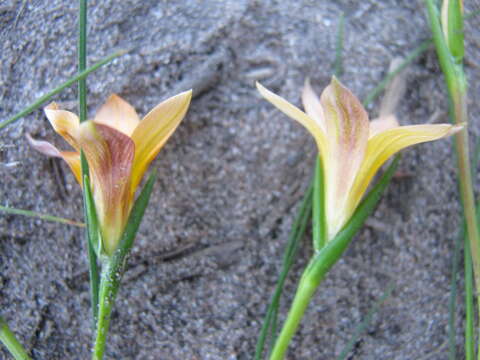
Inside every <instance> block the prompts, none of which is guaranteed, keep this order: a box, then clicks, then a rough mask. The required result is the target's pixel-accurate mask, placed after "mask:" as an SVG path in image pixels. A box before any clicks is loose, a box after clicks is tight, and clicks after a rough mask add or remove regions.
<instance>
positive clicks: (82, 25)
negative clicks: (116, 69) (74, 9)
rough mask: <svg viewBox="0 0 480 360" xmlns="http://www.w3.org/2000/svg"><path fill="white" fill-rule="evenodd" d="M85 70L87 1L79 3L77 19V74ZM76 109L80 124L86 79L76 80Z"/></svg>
mask: <svg viewBox="0 0 480 360" xmlns="http://www.w3.org/2000/svg"><path fill="white" fill-rule="evenodd" d="M86 68H87V0H80V1H79V17H78V72H79V73H81V72H82V71H85V69H86ZM78 108H79V118H80V122H82V121H85V120H87V79H86V78H83V79H80V80H78Z"/></svg>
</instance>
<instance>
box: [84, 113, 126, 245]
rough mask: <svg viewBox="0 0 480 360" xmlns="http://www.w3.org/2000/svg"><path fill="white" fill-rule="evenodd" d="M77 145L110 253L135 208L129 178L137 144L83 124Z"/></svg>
mask: <svg viewBox="0 0 480 360" xmlns="http://www.w3.org/2000/svg"><path fill="white" fill-rule="evenodd" d="M78 143H79V145H80V147H81V149H82V150H83V151H84V153H85V157H86V159H87V162H88V165H89V169H90V174H91V183H92V187H93V196H94V199H95V206H96V209H97V214H98V217H99V220H100V224H101V228H102V236H103V242H104V246H105V251H106V252H107V254H111V253H112V252H113V251H114V250H115V248H116V245H117V243H118V241H119V239H120V236H121V234H122V232H123V230H124V227H125V224H126V221H127V218H128V214H129V212H130V208H131V205H132V194H131V192H130V176H131V170H132V164H133V159H134V154H135V144H134V143H133V141H132V139H130V138H129V137H128V136H127V135H125V134H123V133H121V132H120V131H117V130H115V129H113V128H111V127H109V126H106V125H102V124H95V123H94V122H93V121H86V122H84V123H82V124H81V125H80V129H79V136H78Z"/></svg>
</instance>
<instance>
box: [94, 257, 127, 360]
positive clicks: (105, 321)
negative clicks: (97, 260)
mask: <svg viewBox="0 0 480 360" xmlns="http://www.w3.org/2000/svg"><path fill="white" fill-rule="evenodd" d="M118 265H119V264H118V263H116V262H114V261H110V260H109V261H107V262H106V263H105V264H104V267H103V270H102V278H101V282H100V293H99V304H98V319H97V335H96V339H95V348H94V350H93V357H92V359H93V360H102V359H103V354H104V353H105V346H106V342H107V334H108V329H109V327H110V315H111V313H112V308H113V304H114V303H115V297H116V295H117V292H118V287H119V285H120V277H121V272H120V269H119V268H118Z"/></svg>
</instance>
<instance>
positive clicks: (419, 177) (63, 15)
mask: <svg viewBox="0 0 480 360" xmlns="http://www.w3.org/2000/svg"><path fill="white" fill-rule="evenodd" d="M466 3H467V2H466ZM466 6H467V10H468V11H472V10H474V9H475V8H477V9H478V7H479V2H478V0H474V1H472V2H469V4H466ZM342 12H343V13H344V14H345V17H346V28H345V56H344V67H345V73H344V75H343V76H342V81H343V82H344V83H345V84H346V85H347V86H348V87H350V88H351V89H352V90H353V91H354V92H355V93H356V94H357V95H358V96H359V97H360V98H365V96H366V95H367V94H368V92H369V91H370V90H371V89H373V87H374V86H375V85H376V84H377V83H378V82H379V81H380V80H381V79H382V78H383V77H384V76H385V73H386V71H387V68H388V65H389V63H390V61H391V59H392V58H393V57H395V56H405V55H406V54H408V53H409V52H410V51H411V50H413V49H414V48H415V47H416V46H418V45H419V44H420V43H421V42H422V41H423V40H425V39H427V38H428V37H429V36H430V35H429V30H428V26H427V24H426V16H425V11H424V8H423V4H422V2H421V1H403V2H398V1H393V0H389V1H373V0H369V1H361V2H360V1H359V2H357V1H347V0H343V1H337V2H328V1H308V0H302V1H282V2H278V1H258V0H250V1H247V0H236V1H233V0H229V1H218V0H208V1H207V0H206V1H193V0H191V1H170V2H168V1H162V2H158V1H133V0H132V1H122V2H119V1H113V0H108V1H90V2H89V19H88V32H89V40H88V53H89V55H88V59H89V63H90V64H93V63H94V62H96V61H98V60H100V59H101V58H102V57H104V56H106V55H108V54H110V53H112V52H113V51H114V50H117V49H129V50H131V51H130V52H129V53H128V54H127V55H124V56H122V57H121V58H119V59H117V60H115V61H114V62H113V63H112V64H110V65H108V66H106V67H104V68H102V69H100V70H99V71H97V72H96V73H95V74H94V75H93V76H91V77H90V78H89V79H88V88H89V98H88V103H89V111H90V115H93V114H94V112H95V110H96V109H97V108H98V106H100V105H101V104H102V102H103V101H104V100H105V99H106V98H107V97H108V95H109V94H110V93H112V92H115V93H118V94H120V95H121V96H123V97H124V98H125V99H127V100H128V101H129V102H130V103H132V104H133V105H134V106H135V107H136V108H137V109H138V111H139V113H141V114H145V113H146V112H147V111H148V110H149V109H150V108H152V107H153V106H154V105H156V104H157V103H158V102H160V101H161V100H163V99H165V98H166V97H168V96H170V95H173V94H175V93H178V92H180V91H181V90H185V89H188V88H190V87H193V88H194V94H195V97H194V99H193V102H192V104H191V109H190V111H189V113H188V115H187V117H186V118H185V120H184V122H183V123H182V125H181V126H180V128H179V129H178V131H177V132H176V133H175V135H174V136H173V137H172V138H171V140H170V141H169V143H168V144H167V146H166V147H165V148H164V149H163V150H162V152H161V154H160V156H158V159H157V160H156V161H155V162H154V166H155V167H156V168H158V169H159V179H158V181H157V183H156V186H155V190H154V194H153V198H152V201H151V206H150V207H149V209H148V211H147V213H146V216H145V219H144V222H143V224H142V226H141V230H140V233H139V235H138V238H137V241H136V244H135V247H134V250H133V254H132V256H131V258H130V259H129V266H128V270H127V272H126V275H125V279H124V282H123V287H122V289H121V291H120V294H119V296H118V301H117V305H116V310H115V312H114V314H113V322H112V327H111V335H110V344H109V350H108V359H142V360H144V359H162V360H168V359H212V360H217V359H218V360H220V359H232V360H233V359H251V358H252V353H253V349H254V346H255V342H256V337H257V335H258V332H259V328H260V326H261V322H262V318H263V316H264V313H265V308H266V304H267V301H268V299H269V298H270V295H271V293H272V289H273V287H274V284H275V280H276V275H277V273H278V271H279V267H280V262H281V257H282V252H283V248H284V246H285V243H286V240H287V236H288V232H289V228H290V226H291V223H292V220H293V218H294V216H295V214H296V211H297V206H298V203H299V200H300V198H301V196H302V193H303V191H304V189H305V188H306V186H307V184H308V182H309V179H310V175H311V172H312V168H313V163H314V157H315V152H316V149H315V145H314V142H313V140H312V139H311V137H310V135H309V134H308V133H307V132H306V131H304V129H303V128H301V127H300V126H299V125H297V124H296V123H294V122H293V121H291V120H289V119H287V118H286V117H285V116H284V115H282V114H281V113H280V112H279V111H277V110H275V109H274V108H273V107H272V106H271V105H269V104H268V103H267V102H266V101H264V100H262V99H261V98H260V96H259V95H258V94H257V92H256V90H255V89H254V86H253V84H254V81H255V80H259V81H261V82H262V83H264V84H265V85H266V86H268V87H270V88H271V89H273V90H274V91H276V92H277V93H279V94H280V95H282V96H283V97H285V98H286V99H289V100H290V101H292V102H293V103H295V104H299V103H300V100H299V99H300V90H301V87H302V84H303V81H304V79H305V77H307V76H308V77H310V78H311V79H312V83H313V85H314V87H315V88H316V89H317V90H318V91H320V90H321V89H322V88H323V87H324V86H326V84H327V83H328V81H329V78H330V76H331V74H332V71H333V67H332V63H333V61H334V55H335V51H334V49H335V33H336V29H337V25H338V19H339V16H340V14H341V13H342ZM76 19H77V7H76V2H70V1H59V0H57V1H48V2H46V1H27V2H25V3H23V2H22V1H13V0H7V1H3V2H2V3H1V4H0V43H1V52H0V98H1V102H0V119H1V120H4V119H6V118H8V117H9V116H11V115H12V114H14V113H16V112H17V111H19V110H21V109H22V108H24V107H25V106H26V105H27V104H30V103H31V102H32V101H33V100H35V99H36V98H38V97H39V96H40V95H42V94H43V93H45V92H46V91H48V90H49V89H51V88H53V87H54V86H56V85H57V84H59V83H61V82H62V81H64V80H65V79H67V78H68V77H70V76H72V74H74V72H75V67H76V21H77V20H76ZM479 25H480V17H476V18H473V19H471V20H469V21H468V24H467V27H466V37H467V58H466V63H467V73H468V76H469V83H470V94H471V96H470V101H469V106H470V114H471V117H472V125H471V130H472V133H473V134H477V133H478V130H479V125H478V122H477V121H476V120H480V105H479V103H480V101H479V94H480V81H479V80H480V72H479V71H478V69H479V58H480V57H479V52H480V49H479V42H478V39H479V30H478V29H479V28H480V26H479ZM407 81H408V85H407V86H408V91H407V95H406V97H405V99H404V100H403V101H402V103H401V106H400V109H399V112H398V115H399V118H400V121H401V122H402V123H403V124H407V123H411V124H419V123H425V122H446V121H448V119H447V101H446V96H445V91H444V90H443V88H444V85H443V78H442V76H441V73H440V71H439V68H438V65H437V61H436V56H435V53H434V51H433V50H430V51H428V52H427V53H425V54H424V55H423V56H421V57H420V58H419V59H417V60H416V61H415V62H414V64H413V65H412V66H411V67H410V68H409V70H408V74H407ZM55 101H58V102H59V103H61V104H62V105H63V106H64V107H66V108H68V109H71V110H73V111H76V89H75V87H72V88H70V89H67V90H65V91H64V92H62V93H61V94H60V95H58V96H56V97H55ZM377 108H378V103H375V104H372V106H371V107H369V109H368V110H369V112H370V114H371V115H372V116H375V115H376V109H377ZM27 132H28V133H31V134H32V135H34V136H36V137H41V138H45V139H47V140H49V141H52V142H54V143H56V144H57V145H59V146H65V147H66V144H64V142H63V141H62V140H61V139H60V137H59V136H57V135H56V134H55V133H54V131H53V130H52V129H51V127H50V126H49V124H48V122H47V120H46V119H45V117H44V115H43V113H42V111H41V110H37V111H35V112H33V113H32V114H30V115H28V116H26V117H25V118H23V119H22V120H20V121H19V122H17V123H16V124H15V125H12V126H10V127H8V128H6V129H5V130H3V131H2V132H1V134H0V144H1V150H0V168H1V173H2V182H1V185H0V191H1V194H2V199H1V204H8V205H10V206H15V207H19V208H24V209H30V210H36V211H41V212H46V213H50V214H55V215H61V216H64V217H67V218H72V219H81V217H82V210H81V206H82V204H81V194H80V190H79V189H78V186H77V184H76V183H75V181H74V179H73V176H72V175H71V174H70V173H69V171H68V169H67V168H66V166H65V165H64V164H62V163H60V162H57V161H52V160H49V159H47V158H45V157H43V156H42V155H40V154H38V153H35V152H34V151H33V150H31V149H30V148H29V146H28V144H27V142H26V140H25V138H24V134H26V133H27ZM451 145H452V140H451V139H448V140H445V141H441V142H435V143H429V144H424V145H421V146H418V147H416V148H414V149H411V150H408V151H406V152H405V154H404V157H403V159H402V162H401V165H400V171H401V174H402V176H400V177H398V178H397V179H396V180H395V181H393V183H392V184H391V186H390V187H389V189H388V191H387V194H386V196H385V197H384V199H383V200H382V202H381V204H380V205H379V207H378V209H377V210H376V212H375V214H374V216H373V217H372V219H371V220H370V222H369V225H367V226H365V227H364V229H363V230H362V231H361V232H360V233H359V234H358V236H357V237H356V239H355V240H354V241H353V243H352V245H351V246H350V248H349V249H348V251H347V252H346V254H345V256H344V257H343V258H342V260H341V261H340V262H339V263H338V264H337V265H336V266H335V267H334V269H333V270H332V271H331V273H330V274H329V276H328V278H327V280H326V281H325V282H324V284H323V285H322V286H321V289H320V291H319V292H318V294H317V296H316V297H315V299H314V300H313V302H312V304H311V306H310V308H309V311H308V316H306V318H305V320H304V322H303V324H302V326H301V328H300V330H299V332H298V334H297V336H296V337H295V340H294V342H293V343H292V346H291V350H290V352H289V355H288V359H292V360H306V359H310V360H311V359H334V358H335V356H337V355H338V354H339V353H340V352H341V350H342V349H343V347H344V346H345V344H346V342H347V341H348V340H349V339H350V337H351V335H352V333H353V330H354V328H355V326H356V324H358V322H359V321H360V320H361V319H362V318H363V317H364V316H365V315H366V313H367V312H368V310H369V309H370V308H371V306H372V304H373V303H374V301H375V300H376V299H377V298H379V297H380V296H381V295H382V294H383V292H384V290H385V289H386V287H387V286H388V284H390V283H392V282H393V283H394V284H395V289H394V291H393V295H392V296H391V297H390V298H389V300H388V301H387V302H386V303H385V304H384V306H382V307H381V309H380V311H379V312H378V313H377V314H376V315H375V316H374V319H373V321H372V323H371V325H370V326H369V327H368V330H367V332H366V333H365V334H364V335H363V336H362V337H361V338H360V339H359V341H358V342H357V343H356V345H355V348H354V351H353V352H352V354H351V356H350V359H439V360H440V359H446V358H447V355H446V350H447V347H446V340H447V324H448V299H449V282H450V271H451V264H452V261H451V260H452V259H451V258H452V255H451V254H452V250H453V244H454V239H455V237H456V234H457V230H458V226H459V206H458V194H457V187H456V180H455V163H454V156H453V154H452V151H451ZM311 251H312V249H311V245H310V242H309V241H308V237H307V238H306V239H305V242H304V245H303V248H302V250H301V252H300V256H299V259H298V261H297V264H296V265H295V268H294V276H292V277H291V279H290V280H289V281H288V283H287V291H288V293H289V294H290V295H289V296H287V298H286V299H285V301H284V302H283V304H282V307H281V310H282V314H285V312H286V310H287V308H288V305H289V301H290V296H291V294H292V293H293V291H294V288H295V283H296V281H297V278H298V274H299V272H300V271H301V268H302V267H303V265H304V264H305V262H306V261H307V259H308V256H309V255H310V254H311ZM460 278H461V277H460ZM459 284H461V281H460V280H459ZM459 301H460V302H462V300H461V298H459ZM0 309H1V313H2V315H3V316H4V317H6V318H7V320H8V321H9V323H10V325H11V327H12V328H13V329H14V330H15V331H16V333H18V335H19V337H20V339H21V340H22V342H23V343H24V344H25V345H26V347H27V348H28V349H32V354H33V358H34V359H41V360H43V359H49V360H54V359H87V358H89V352H90V341H91V336H92V331H91V324H90V308H89V299H88V275H87V262H86V256H85V251H84V239H83V232H82V230H80V229H78V228H75V227H71V226H64V225H59V224H56V223H49V222H44V221H40V220H34V219H29V218H24V217H19V216H7V215H4V214H1V215H0ZM457 315H458V316H459V317H461V316H462V315H463V309H462V307H460V309H459V310H458V314H457ZM282 318H283V315H282ZM458 325H459V330H458V333H459V338H458V347H459V349H460V350H459V351H460V353H461V347H462V343H463V340H462V338H461V328H460V322H459V321H458ZM461 357H462V356H461V355H460V356H459V358H461ZM0 358H2V359H4V358H5V359H7V358H8V356H7V354H6V353H5V352H4V350H3V349H0Z"/></svg>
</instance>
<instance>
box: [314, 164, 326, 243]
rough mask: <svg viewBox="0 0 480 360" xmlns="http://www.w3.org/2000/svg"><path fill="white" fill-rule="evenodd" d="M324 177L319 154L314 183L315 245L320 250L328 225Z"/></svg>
mask: <svg viewBox="0 0 480 360" xmlns="http://www.w3.org/2000/svg"><path fill="white" fill-rule="evenodd" d="M323 182H324V178H323V167H322V160H321V159H320V156H317V162H316V165H315V177H314V185H313V199H312V201H313V216H312V228H313V247H314V249H315V251H319V250H320V249H321V248H323V247H324V246H325V243H326V240H327V225H326V220H325V199H324V197H325V196H324V194H325V190H324V184H323Z"/></svg>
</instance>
